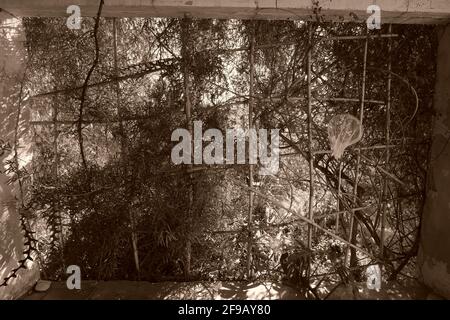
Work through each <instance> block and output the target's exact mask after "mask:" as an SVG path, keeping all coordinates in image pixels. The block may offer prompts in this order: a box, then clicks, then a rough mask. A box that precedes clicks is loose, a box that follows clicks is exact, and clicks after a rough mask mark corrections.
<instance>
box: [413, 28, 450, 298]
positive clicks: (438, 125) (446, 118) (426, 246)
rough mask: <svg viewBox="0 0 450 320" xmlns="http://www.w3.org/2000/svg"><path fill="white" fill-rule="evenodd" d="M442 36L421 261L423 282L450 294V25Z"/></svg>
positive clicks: (441, 32) (440, 291)
mask: <svg viewBox="0 0 450 320" xmlns="http://www.w3.org/2000/svg"><path fill="white" fill-rule="evenodd" d="M439 38H440V39H439V49H438V55H437V73H436V86H435V96H434V110H435V113H436V114H435V124H434V130H433V144H432V151H431V155H430V156H431V159H430V166H429V169H428V181H427V199H426V203H425V208H424V212H423V220H422V230H421V243H420V248H419V259H418V261H419V270H420V273H421V276H422V280H423V282H424V283H425V284H426V285H428V286H429V287H431V288H432V289H434V290H435V291H436V293H439V294H441V295H443V296H445V297H446V298H450V131H449V130H450V26H447V27H443V28H442V30H441V31H440V32H439ZM430 63H432V61H430Z"/></svg>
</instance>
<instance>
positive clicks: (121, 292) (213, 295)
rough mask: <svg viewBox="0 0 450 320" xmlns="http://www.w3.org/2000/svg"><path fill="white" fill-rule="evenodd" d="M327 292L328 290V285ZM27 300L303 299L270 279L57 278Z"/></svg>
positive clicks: (348, 293)
mask: <svg viewBox="0 0 450 320" xmlns="http://www.w3.org/2000/svg"><path fill="white" fill-rule="evenodd" d="M355 291H357V292H356V295H357V298H358V299H407V300H409V299H436V298H438V297H436V296H434V295H431V294H430V292H429V291H428V290H427V289H426V288H424V287H422V286H420V285H418V284H416V283H411V284H408V285H400V284H385V285H384V286H383V288H382V290H381V291H380V292H377V291H374V290H368V289H367V288H365V286H364V285H363V284H361V285H358V290H352V289H351V288H345V287H339V288H338V289H337V290H335V291H334V293H333V294H332V295H331V296H330V298H331V299H353V298H354V292H355ZM322 293H323V294H326V293H327V289H324V292H322ZM23 299H25V300H60V299H62V300H67V299H70V300H73V299H76V300H97V299H106V300H126V299H216V300H217V299H252V300H253V299H254V300H261V299H302V297H301V295H300V294H299V293H297V292H296V291H295V290H293V289H292V288H290V287H287V286H283V285H280V284H276V283H270V282H259V283H245V282H178V283H177V282H160V283H151V282H145V281H140V282H137V281H106V282H105V281H83V282H82V283H81V289H80V290H68V289H67V287H66V284H65V282H53V283H52V285H51V287H50V289H49V290H48V291H46V292H34V291H33V292H29V293H28V294H27V295H25V296H24V297H23Z"/></svg>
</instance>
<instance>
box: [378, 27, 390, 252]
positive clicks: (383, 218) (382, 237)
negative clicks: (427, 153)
mask: <svg viewBox="0 0 450 320" xmlns="http://www.w3.org/2000/svg"><path fill="white" fill-rule="evenodd" d="M391 33H392V25H391V24H390V25H389V34H391ZM388 41H389V42H388V55H389V57H388V70H389V73H388V79H387V103H386V145H387V146H388V145H389V144H390V143H391V136H390V135H391V132H390V130H391V81H392V76H391V69H392V59H391V50H392V48H391V47H392V40H391V38H389V40H388ZM390 157H391V153H390V149H389V148H386V164H385V168H386V170H388V171H389V160H390ZM387 187H388V179H387V178H385V179H384V184H383V198H382V200H384V202H383V208H382V211H381V232H380V242H381V244H380V256H381V259H382V260H383V259H384V243H385V229H386V205H387V203H386V194H387Z"/></svg>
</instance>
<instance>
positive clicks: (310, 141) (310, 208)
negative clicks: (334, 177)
mask: <svg viewBox="0 0 450 320" xmlns="http://www.w3.org/2000/svg"><path fill="white" fill-rule="evenodd" d="M311 51H312V30H311V24H310V23H309V24H308V55H307V81H308V153H309V204H308V218H309V219H310V220H311V221H312V220H313V219H314V212H313V199H314V154H313V138H312V96H311ZM312 236H313V226H312V225H311V224H308V249H309V250H311V247H312V238H313V237H312ZM308 264H309V265H308V269H307V277H308V279H309V276H310V269H311V268H310V266H311V261H310V259H308Z"/></svg>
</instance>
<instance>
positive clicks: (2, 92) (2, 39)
mask: <svg viewBox="0 0 450 320" xmlns="http://www.w3.org/2000/svg"><path fill="white" fill-rule="evenodd" d="M2 25H7V26H8V27H9V28H1V26H2ZM11 27H13V29H11ZM22 39H23V30H22V24H21V22H20V21H18V20H16V19H4V17H3V19H2V16H0V140H1V143H2V144H8V143H9V145H10V146H13V145H14V132H15V126H16V118H17V106H18V101H19V91H20V82H21V79H22V77H23V72H24V68H23V60H24V58H25V51H24V48H23V45H22V44H23V41H22ZM28 120H29V111H28V110H27V108H26V106H25V105H23V106H22V112H21V118H20V121H19V126H18V139H19V145H20V146H22V147H25V148H20V149H19V154H18V157H19V165H20V166H26V165H27V164H29V162H30V161H29V160H30V158H31V157H30V155H31V150H30V148H29V147H30V143H29V141H30V140H29V136H28V135H27V133H28V125H27V122H28ZM10 159H11V153H10V152H7V151H6V152H4V154H3V155H1V156H0V283H3V280H4V278H5V277H7V276H8V275H9V274H10V272H11V270H12V269H14V268H16V267H17V266H18V260H20V259H22V258H23V253H22V252H23V249H24V244H23V240H24V237H23V232H22V230H21V226H20V217H19V214H18V211H17V201H16V200H17V195H18V190H17V189H18V186H17V183H16V184H12V185H9V184H8V183H7V182H8V180H9V179H10V176H8V175H7V174H6V173H5V170H6V169H7V168H6V167H7V164H6V161H7V160H10ZM27 267H28V269H22V270H20V271H19V272H18V276H17V277H16V278H13V279H10V280H9V281H8V285H7V286H6V287H5V286H3V287H0V299H14V298H17V297H19V296H20V295H22V294H24V293H25V292H26V291H27V290H29V289H30V287H31V286H32V285H33V284H34V283H35V282H36V281H37V280H38V278H39V268H38V265H37V263H27Z"/></svg>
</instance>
